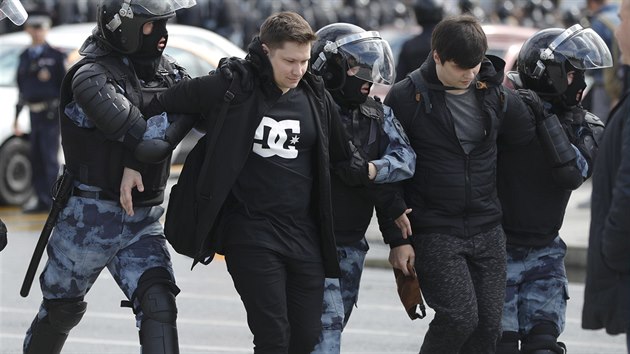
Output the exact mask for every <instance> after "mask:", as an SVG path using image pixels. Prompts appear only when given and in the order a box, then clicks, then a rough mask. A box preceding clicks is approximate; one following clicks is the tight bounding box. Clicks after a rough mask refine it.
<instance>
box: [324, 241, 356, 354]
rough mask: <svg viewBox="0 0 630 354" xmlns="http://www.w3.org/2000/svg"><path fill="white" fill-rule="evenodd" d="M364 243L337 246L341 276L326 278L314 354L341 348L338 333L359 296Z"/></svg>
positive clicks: (348, 317) (346, 321) (336, 350)
mask: <svg viewBox="0 0 630 354" xmlns="http://www.w3.org/2000/svg"><path fill="white" fill-rule="evenodd" d="M367 251H368V244H367V241H366V240H365V238H363V239H361V240H360V241H359V242H357V243H355V244H352V245H346V246H337V254H338V255H339V266H340V268H341V278H339V279H335V278H326V280H325V288H324V306H323V310H322V334H321V335H320V337H319V343H318V344H317V345H316V346H315V349H314V350H313V351H312V353H314V354H324V353H327V354H333V353H339V352H340V351H341V332H342V330H343V328H344V327H345V326H346V323H348V320H349V319H350V314H352V309H353V308H354V307H355V306H356V304H357V301H358V299H359V285H360V282H361V274H363V265H364V263H365V255H366V253H367Z"/></svg>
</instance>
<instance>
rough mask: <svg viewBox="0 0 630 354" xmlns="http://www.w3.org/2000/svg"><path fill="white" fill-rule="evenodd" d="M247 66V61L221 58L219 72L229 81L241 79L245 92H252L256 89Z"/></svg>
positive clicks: (235, 58)
mask: <svg viewBox="0 0 630 354" xmlns="http://www.w3.org/2000/svg"><path fill="white" fill-rule="evenodd" d="M247 65H248V64H247V60H245V59H242V58H239V57H229V58H227V57H226V58H221V60H220V61H219V72H220V73H221V75H223V76H224V77H225V78H226V79H228V80H232V79H236V80H239V79H240V83H241V89H242V90H243V91H251V90H253V88H254V83H253V82H252V79H251V75H250V72H249V70H248V68H247Z"/></svg>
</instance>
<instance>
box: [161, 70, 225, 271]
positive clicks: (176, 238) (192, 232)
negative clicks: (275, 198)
mask: <svg viewBox="0 0 630 354" xmlns="http://www.w3.org/2000/svg"><path fill="white" fill-rule="evenodd" d="M234 82H235V81H234V80H233V81H232V82H231V84H230V87H229V88H228V90H227V91H226V92H225V95H224V96H223V101H224V102H223V105H222V106H221V110H220V111H219V115H218V116H217V121H216V125H215V126H214V127H213V128H212V133H211V136H210V137H208V134H207V133H206V135H204V136H203V137H201V138H200V139H199V141H198V142H197V144H196V145H195V146H194V147H193V149H192V150H191V151H190V153H189V154H188V156H187V157H186V160H185V161H184V166H183V167H182V171H181V172H180V174H179V177H178V179H177V183H176V184H175V185H174V186H173V187H172V188H171V194H170V196H169V201H168V207H167V211H166V220H165V222H164V234H165V235H166V239H167V240H168V242H169V243H170V244H171V246H173V249H175V252H177V253H179V254H183V255H185V256H188V257H192V258H194V259H195V262H194V263H193V266H194V265H195V264H196V263H197V262H200V263H202V264H208V263H210V262H211V261H212V258H214V251H212V250H210V249H207V250H204V249H202V247H201V244H200V242H201V241H202V240H197V238H196V235H197V232H196V231H197V225H198V221H199V218H201V217H203V216H202V215H199V214H198V211H199V204H198V201H199V200H201V198H198V197H197V195H198V194H199V193H200V191H201V190H203V189H202V185H201V183H203V182H204V181H207V178H206V176H208V173H209V172H210V171H208V169H209V164H210V163H209V159H206V156H211V153H212V150H213V149H214V146H215V145H216V142H217V138H218V136H219V133H220V131H221V128H222V126H223V122H225V116H226V114H227V110H228V107H229V105H230V102H231V101H232V99H233V98H234V94H233V93H232V92H233V86H234ZM209 131H210V130H208V132H209Z"/></svg>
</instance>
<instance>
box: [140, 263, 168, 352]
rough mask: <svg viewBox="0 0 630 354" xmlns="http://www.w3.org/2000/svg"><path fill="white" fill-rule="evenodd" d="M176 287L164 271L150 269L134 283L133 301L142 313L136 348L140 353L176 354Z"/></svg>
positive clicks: (162, 269)
mask: <svg viewBox="0 0 630 354" xmlns="http://www.w3.org/2000/svg"><path fill="white" fill-rule="evenodd" d="M178 293H179V288H178V287H177V286H176V285H175V282H174V281H173V278H172V277H171V274H170V273H169V272H168V271H167V270H166V269H164V268H151V269H149V270H147V271H146V272H144V274H142V276H141V277H140V280H138V288H137V289H136V293H135V296H134V297H135V298H136V299H137V300H138V302H139V303H140V309H141V310H142V313H143V318H142V322H141V324H140V333H139V335H140V345H141V347H142V353H143V354H177V353H179V344H178V336H177V325H176V320H177V306H176V304H175V296H176V295H177V294H178Z"/></svg>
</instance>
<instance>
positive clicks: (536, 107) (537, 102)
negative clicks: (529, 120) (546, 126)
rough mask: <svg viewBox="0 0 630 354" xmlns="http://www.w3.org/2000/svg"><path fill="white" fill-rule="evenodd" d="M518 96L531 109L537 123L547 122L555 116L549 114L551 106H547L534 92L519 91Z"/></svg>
mask: <svg viewBox="0 0 630 354" xmlns="http://www.w3.org/2000/svg"><path fill="white" fill-rule="evenodd" d="M517 92H518V95H519V96H520V97H521V99H522V100H523V102H525V104H526V105H527V106H528V107H529V109H530V110H531V111H532V113H533V114H534V118H535V119H536V122H540V121H542V120H545V119H546V118H548V117H550V116H552V115H553V114H552V113H550V112H549V110H548V109H549V108H551V105H547V106H546V105H545V102H543V100H542V99H540V97H539V96H538V94H537V93H536V92H534V91H532V90H528V89H519V90H517Z"/></svg>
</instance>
